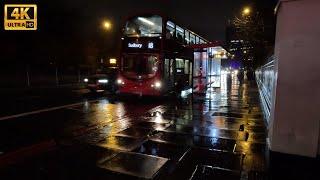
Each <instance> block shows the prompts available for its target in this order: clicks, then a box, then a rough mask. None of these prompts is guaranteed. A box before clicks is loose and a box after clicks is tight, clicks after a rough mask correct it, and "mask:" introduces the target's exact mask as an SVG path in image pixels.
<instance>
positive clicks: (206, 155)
mask: <svg viewBox="0 0 320 180" xmlns="http://www.w3.org/2000/svg"><path fill="white" fill-rule="evenodd" d="M191 156H192V159H194V161H195V162H196V163H197V164H203V165H208V166H212V167H219V168H225V169H230V170H237V171H240V170H241V168H242V163H243V158H244V155H243V154H238V153H230V152H221V151H214V150H208V149H202V148H193V149H192V150H191Z"/></svg>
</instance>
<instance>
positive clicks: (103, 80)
mask: <svg viewBox="0 0 320 180" xmlns="http://www.w3.org/2000/svg"><path fill="white" fill-rule="evenodd" d="M108 82H109V81H108V79H99V80H98V83H101V84H107V83H108Z"/></svg>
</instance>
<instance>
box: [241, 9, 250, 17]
mask: <svg viewBox="0 0 320 180" xmlns="http://www.w3.org/2000/svg"><path fill="white" fill-rule="evenodd" d="M250 13H251V9H250V8H249V7H245V8H244V9H243V10H242V14H243V15H245V16H247V15H249V14H250Z"/></svg>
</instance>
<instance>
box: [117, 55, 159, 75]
mask: <svg viewBox="0 0 320 180" xmlns="http://www.w3.org/2000/svg"><path fill="white" fill-rule="evenodd" d="M122 60H123V62H122V64H123V66H122V73H123V75H125V76H127V77H128V78H138V79H142V78H144V79H145V78H152V77H153V76H155V75H156V73H157V71H158V64H159V60H158V57H157V56H156V55H152V54H135V55H125V56H124V57H123V59H122Z"/></svg>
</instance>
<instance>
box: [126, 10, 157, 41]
mask: <svg viewBox="0 0 320 180" xmlns="http://www.w3.org/2000/svg"><path fill="white" fill-rule="evenodd" d="M161 34H162V18H161V17H160V16H157V15H153V16H139V17H134V18H132V19H130V20H128V21H127V22H126V26H125V29H124V35H126V36H129V37H157V36H161Z"/></svg>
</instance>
